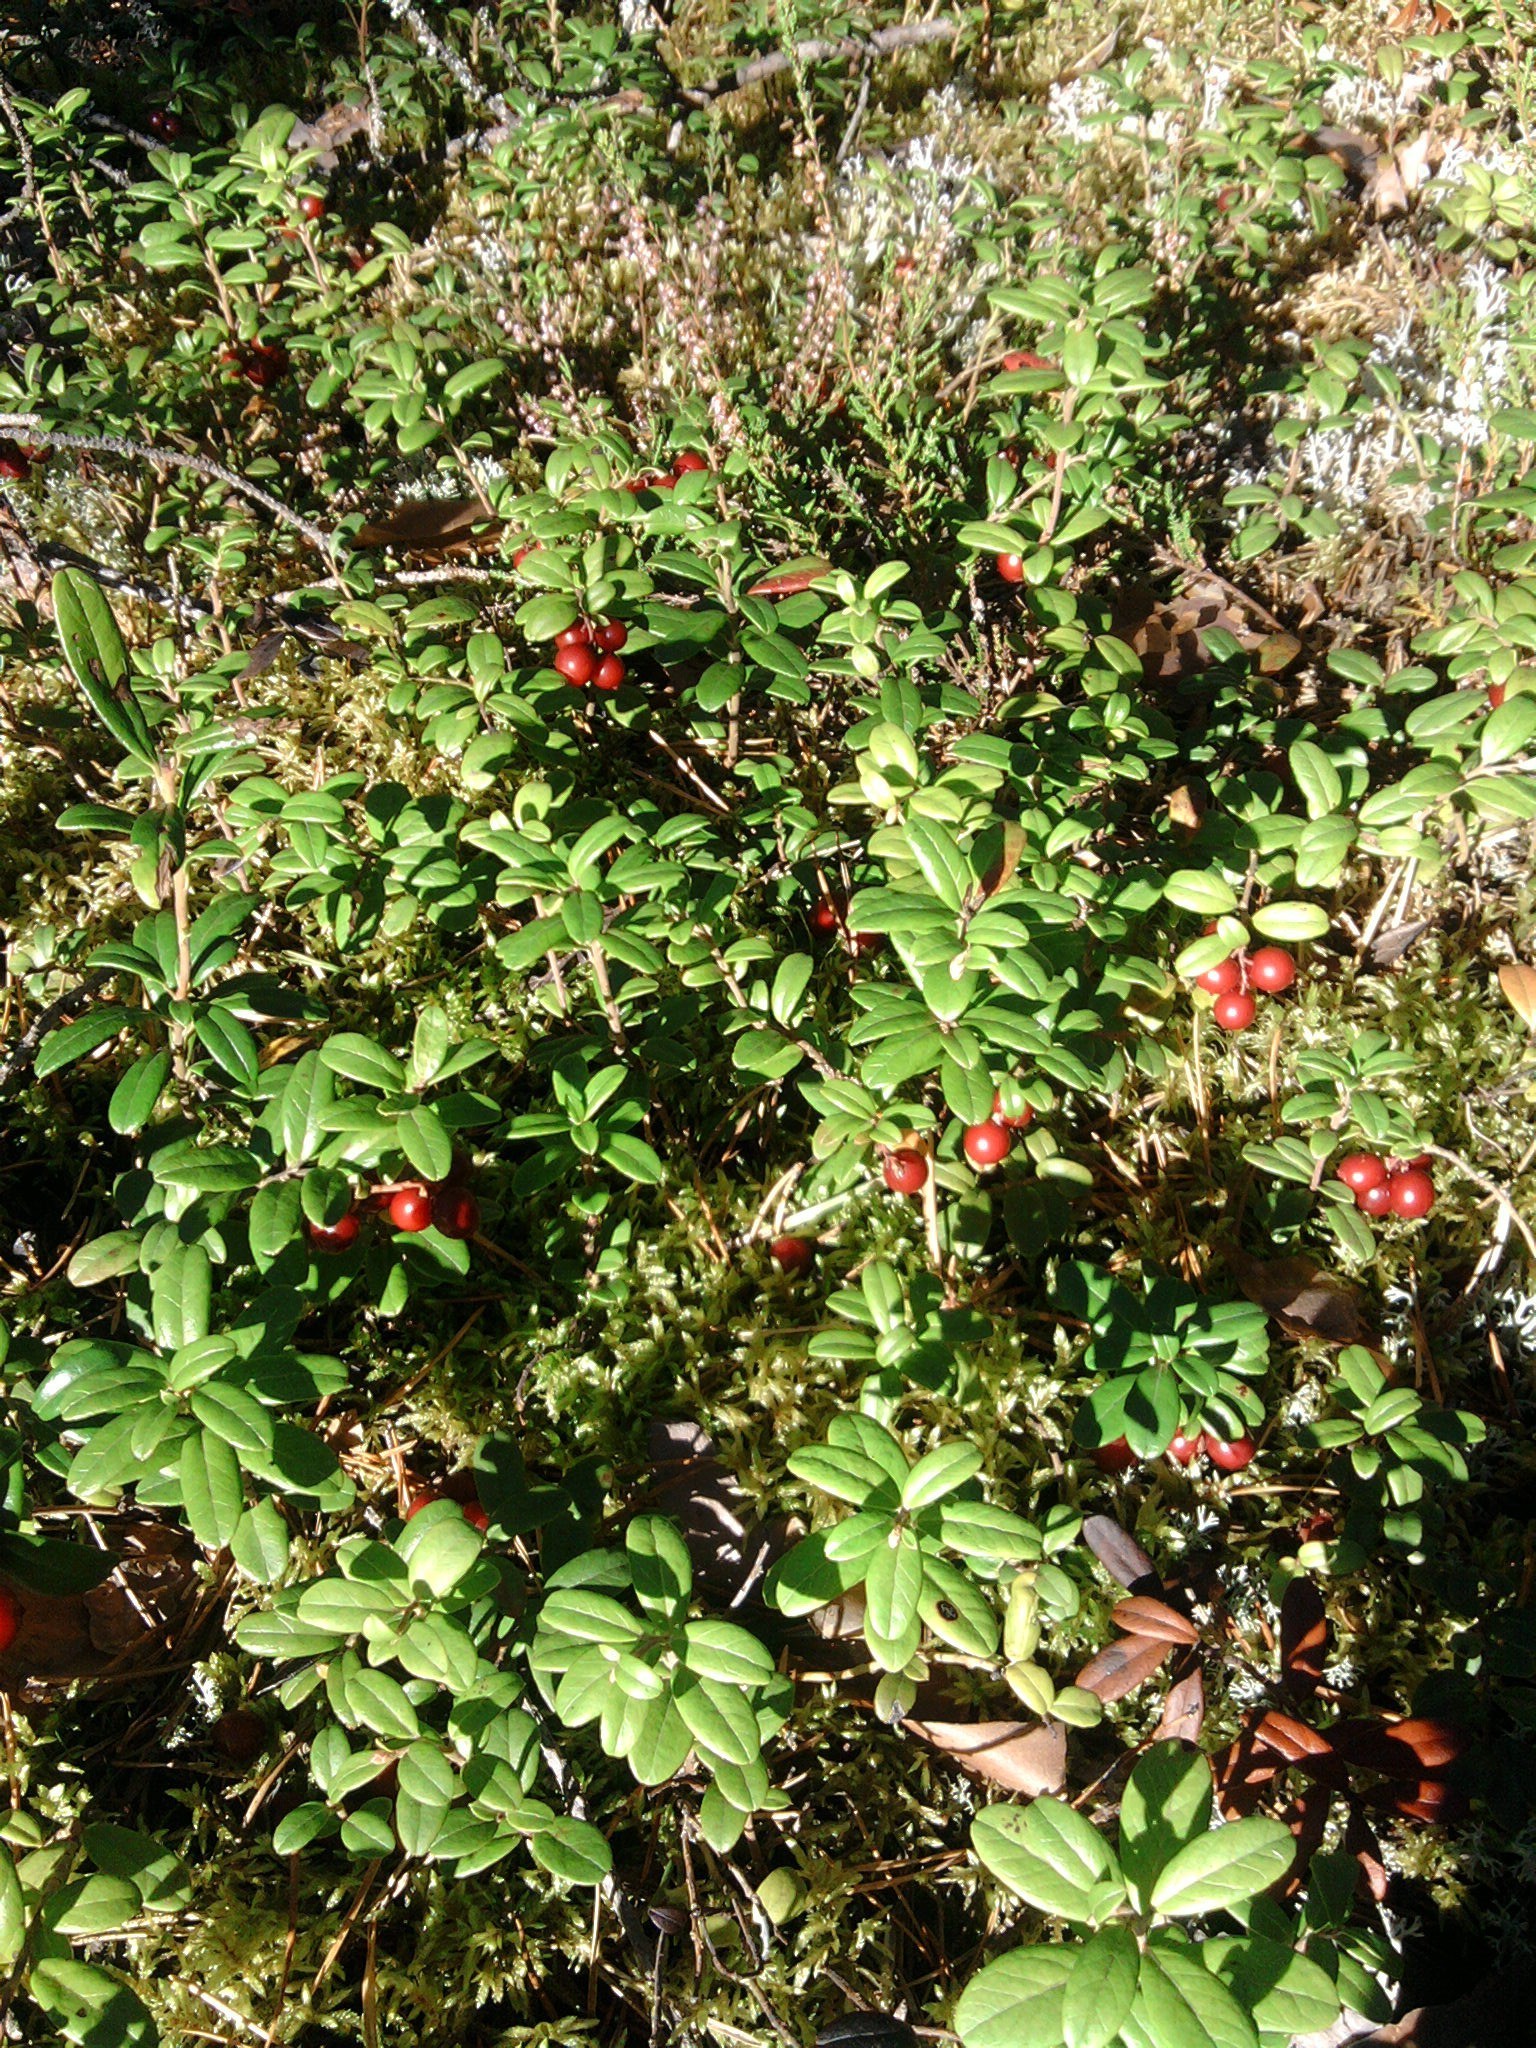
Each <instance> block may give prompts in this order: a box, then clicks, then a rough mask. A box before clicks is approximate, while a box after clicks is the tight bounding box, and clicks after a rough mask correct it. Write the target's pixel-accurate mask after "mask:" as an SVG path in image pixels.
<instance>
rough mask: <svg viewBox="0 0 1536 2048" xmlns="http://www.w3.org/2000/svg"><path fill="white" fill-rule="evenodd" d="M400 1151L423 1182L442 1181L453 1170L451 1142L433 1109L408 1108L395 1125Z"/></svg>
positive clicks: (423, 1107) (422, 1107)
mask: <svg viewBox="0 0 1536 2048" xmlns="http://www.w3.org/2000/svg"><path fill="white" fill-rule="evenodd" d="M395 1135H396V1137H397V1138H398V1139H399V1140H400V1149H401V1151H402V1152H404V1154H405V1156H406V1158H407V1159H408V1160H409V1161H410V1163H411V1165H412V1166H414V1167H415V1169H416V1171H417V1172H418V1173H419V1174H420V1175H421V1177H422V1179H423V1180H434V1181H436V1180H446V1179H447V1178H448V1175H449V1174H450V1173H451V1172H452V1170H453V1140H452V1138H451V1137H450V1136H449V1135H448V1132H447V1131H446V1129H445V1128H444V1126H443V1122H442V1119H441V1118H440V1117H439V1116H438V1114H437V1112H436V1110H433V1109H428V1108H427V1107H426V1106H425V1105H423V1106H421V1107H420V1108H417V1109H408V1110H407V1111H406V1112H405V1114H404V1115H403V1116H402V1117H400V1118H399V1119H398V1120H397V1121H396V1124H395Z"/></svg>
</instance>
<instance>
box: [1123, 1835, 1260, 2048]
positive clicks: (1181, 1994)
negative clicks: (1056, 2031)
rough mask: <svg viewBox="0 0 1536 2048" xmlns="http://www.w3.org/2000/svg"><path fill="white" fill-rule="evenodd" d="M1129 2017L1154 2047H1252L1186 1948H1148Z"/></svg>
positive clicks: (1238, 2012) (1226, 1997) (1245, 2027)
mask: <svg viewBox="0 0 1536 2048" xmlns="http://www.w3.org/2000/svg"><path fill="white" fill-rule="evenodd" d="M1239 1825H1241V1823H1239ZM1275 1825H1276V1826H1278V1825H1279V1823H1278V1822H1276V1823H1275ZM1131 2019H1132V2023H1133V2024H1134V2025H1139V2026H1140V2028H1141V2030H1142V2033H1143V2034H1144V2036H1145V2037H1146V2038H1147V2039H1148V2040H1149V2041H1150V2042H1154V2043H1156V2044H1157V2048H1163V2044H1164V2043H1167V2044H1168V2048H1258V2035H1257V2034H1256V2033H1255V2031H1254V2028H1253V2023H1252V2021H1251V2020H1250V2019H1249V2018H1248V2015H1247V2014H1246V2013H1245V2012H1244V2011H1243V2009H1242V2007H1241V2006H1240V2005H1239V2004H1238V2002H1237V2000H1236V1999H1235V1998H1234V1997H1233V1996H1232V1994H1231V1992H1230V1991H1229V1990H1228V1989H1227V1987H1226V1986H1225V1984H1223V1983H1221V1982H1220V1981H1219V1979H1217V1978H1216V1977H1213V1976H1212V1975H1211V1973H1210V1972H1209V1971H1208V1970H1207V1969H1206V1968H1205V1967H1204V1965H1203V1964H1202V1963H1201V1962H1200V1960H1199V1957H1198V1955H1197V1954H1196V1953H1195V1951H1194V1950H1192V1949H1191V1948H1189V1947H1187V1946H1183V1947H1174V1946H1173V1945H1172V1944H1169V1943H1164V1942H1157V1943H1154V1944H1149V1946H1148V1947H1147V1949H1146V1950H1145V1951H1144V1952H1143V1955H1142V1958H1141V1974H1140V1977H1139V1978H1138V1980H1137V1985H1136V2001H1135V2004H1134V2005H1133V2006H1132V2008H1131Z"/></svg>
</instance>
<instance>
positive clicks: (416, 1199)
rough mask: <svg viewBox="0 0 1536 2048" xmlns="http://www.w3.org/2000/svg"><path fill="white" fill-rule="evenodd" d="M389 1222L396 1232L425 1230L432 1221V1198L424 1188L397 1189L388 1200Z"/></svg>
mask: <svg viewBox="0 0 1536 2048" xmlns="http://www.w3.org/2000/svg"><path fill="white" fill-rule="evenodd" d="M389 1220H390V1222H391V1223H392V1224H393V1225H394V1226H395V1228H396V1230H408V1231H410V1232H412V1233H413V1234H414V1233H415V1232H416V1231H418V1230H425V1229H426V1227H427V1225H428V1224H429V1223H430V1222H431V1221H432V1197H431V1196H430V1195H429V1194H428V1193H427V1191H426V1189H425V1188H416V1187H411V1188H397V1189H396V1190H395V1192H394V1194H393V1195H391V1196H390V1198H389Z"/></svg>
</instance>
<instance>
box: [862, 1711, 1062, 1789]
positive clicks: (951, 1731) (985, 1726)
mask: <svg viewBox="0 0 1536 2048" xmlns="http://www.w3.org/2000/svg"><path fill="white" fill-rule="evenodd" d="M901 1725H902V1727H903V1728H905V1729H909V1730H910V1731H911V1733H912V1734H914V1735H918V1736H921V1738H922V1739H923V1741H924V1742H929V1743H932V1745H933V1747H934V1748H935V1749H938V1750H942V1751H943V1752H944V1754H945V1755H946V1756H952V1757H953V1758H954V1759H955V1761H956V1762H957V1763H961V1764H964V1766H965V1768H966V1769H967V1770H968V1771H974V1772H975V1773H976V1775H977V1776H978V1777H981V1778H987V1779H989V1780H990V1781H991V1782H992V1783H993V1784H994V1785H1001V1786H1002V1788H1003V1789H1004V1791H1007V1792H1022V1793H1024V1794H1025V1795H1026V1796H1027V1797H1028V1798H1031V1799H1034V1798H1038V1797H1039V1795H1040V1794H1041V1793H1043V1792H1059V1791H1060V1790H1061V1788H1062V1786H1063V1785H1064V1784H1065V1783H1066V1782H1067V1731H1066V1729H1065V1728H1063V1727H1062V1726H1061V1724H1060V1723H1059V1722H1056V1721H1047V1722H1039V1721H912V1720H907V1721H903V1722H902V1724H901Z"/></svg>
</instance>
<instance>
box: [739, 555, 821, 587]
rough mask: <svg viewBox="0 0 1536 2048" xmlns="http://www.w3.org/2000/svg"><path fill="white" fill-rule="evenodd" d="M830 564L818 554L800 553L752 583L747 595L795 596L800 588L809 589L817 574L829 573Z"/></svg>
mask: <svg viewBox="0 0 1536 2048" xmlns="http://www.w3.org/2000/svg"><path fill="white" fill-rule="evenodd" d="M831 569H832V564H831V563H830V562H828V561H824V560H823V559H822V557H821V556H820V555H801V556H800V557H799V558H798V559H797V560H796V561H793V562H786V563H785V564H784V566H783V568H782V569H775V570H774V572H773V574H772V575H771V576H764V577H763V578H762V579H761V581H759V582H757V583H754V584H752V585H751V586H750V587H749V589H748V591H747V595H748V597H795V596H798V595H799V593H800V592H801V591H802V590H809V589H810V587H811V585H812V584H813V583H814V582H815V581H816V579H817V577H818V576H826V575H829V574H830V573H831Z"/></svg>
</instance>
